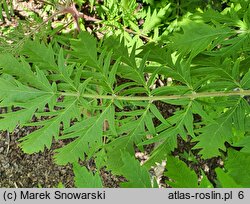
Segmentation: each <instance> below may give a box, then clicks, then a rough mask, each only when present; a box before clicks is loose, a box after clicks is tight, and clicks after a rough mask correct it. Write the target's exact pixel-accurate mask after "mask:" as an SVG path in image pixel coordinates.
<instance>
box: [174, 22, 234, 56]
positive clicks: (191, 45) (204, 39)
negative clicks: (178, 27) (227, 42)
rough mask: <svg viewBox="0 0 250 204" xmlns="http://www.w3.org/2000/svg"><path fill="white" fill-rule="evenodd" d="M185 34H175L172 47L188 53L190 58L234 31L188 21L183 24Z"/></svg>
mask: <svg viewBox="0 0 250 204" xmlns="http://www.w3.org/2000/svg"><path fill="white" fill-rule="evenodd" d="M183 31H184V34H175V35H174V37H173V38H172V41H173V44H172V47H173V48H174V49H177V50H178V51H179V53H181V54H183V55H187V54H189V53H190V58H193V57H195V56H196V55H197V54H199V53H201V52H202V51H204V50H206V49H211V48H213V47H211V48H209V46H211V45H212V42H213V41H214V40H216V42H217V43H219V42H220V41H222V40H224V39H225V38H226V37H228V36H230V35H231V33H232V31H231V30H230V29H227V28H222V27H221V28H220V27H218V28H215V27H212V26H210V25H208V24H204V23H196V22H193V21H188V20H187V21H186V22H185V24H184V25H183Z"/></svg>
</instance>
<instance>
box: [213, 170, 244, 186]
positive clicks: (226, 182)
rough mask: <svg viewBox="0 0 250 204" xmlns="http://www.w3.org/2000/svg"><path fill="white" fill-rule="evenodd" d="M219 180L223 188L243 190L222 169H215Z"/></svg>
mask: <svg viewBox="0 0 250 204" xmlns="http://www.w3.org/2000/svg"><path fill="white" fill-rule="evenodd" d="M215 172H216V175H217V180H218V181H219V182H220V185H221V186H220V187H222V188H242V186H240V185H238V184H237V183H236V182H235V181H234V179H233V178H232V177H231V176H230V175H229V174H227V173H225V172H224V171H223V170H222V169H221V168H216V169H215Z"/></svg>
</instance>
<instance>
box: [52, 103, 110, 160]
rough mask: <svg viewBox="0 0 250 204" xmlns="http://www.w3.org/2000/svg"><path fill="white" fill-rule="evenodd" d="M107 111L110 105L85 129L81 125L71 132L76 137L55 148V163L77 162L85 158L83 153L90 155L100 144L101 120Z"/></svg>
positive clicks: (102, 120) (105, 116)
mask: <svg viewBox="0 0 250 204" xmlns="http://www.w3.org/2000/svg"><path fill="white" fill-rule="evenodd" d="M109 111H110V105H109V106H108V107H107V108H105V109H104V110H103V111H102V113H101V114H100V115H99V116H98V118H97V119H96V120H95V121H94V122H93V124H92V125H91V126H89V127H88V128H87V129H85V127H82V128H83V129H79V130H77V131H75V132H73V133H72V134H75V136H76V137H77V139H75V140H74V141H73V142H71V143H69V144H68V145H66V146H64V147H62V148H60V149H57V150H56V154H55V157H54V158H55V161H56V163H57V164H61V165H63V164H67V163H68V162H71V163H72V162H77V161H78V160H79V159H84V158H85V156H84V153H86V154H87V155H88V156H89V157H91V156H92V155H93V153H94V152H95V151H97V150H98V148H100V146H101V144H102V133H103V122H104V120H105V119H106V118H107V114H108V113H109ZM84 129H85V131H84Z"/></svg>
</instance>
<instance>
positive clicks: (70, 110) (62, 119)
mask: <svg viewBox="0 0 250 204" xmlns="http://www.w3.org/2000/svg"><path fill="white" fill-rule="evenodd" d="M63 103H65V102H63ZM75 103H76V100H72V101H69V104H67V105H66V107H65V109H63V110H59V111H57V115H56V116H55V117H53V118H52V119H49V120H46V121H45V122H44V126H43V127H42V128H40V129H38V130H36V131H34V132H32V133H30V134H28V135H27V136H25V137H23V138H21V139H20V141H21V144H20V146H21V148H22V150H23V151H24V152H25V153H28V154H31V153H35V152H39V151H43V150H44V147H47V148H50V147H51V144H52V139H53V137H55V138H56V139H58V137H59V129H60V125H61V123H63V124H64V127H67V126H69V124H70V120H71V119H74V118H76V117H77V114H78V111H77V110H76V109H77V107H76V106H75Z"/></svg>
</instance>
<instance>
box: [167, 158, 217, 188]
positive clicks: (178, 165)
mask: <svg viewBox="0 0 250 204" xmlns="http://www.w3.org/2000/svg"><path fill="white" fill-rule="evenodd" d="M166 169H167V172H166V173H165V174H164V175H165V176H167V177H169V178H170V179H171V181H166V183H167V184H168V185H170V186H171V187H173V188H199V187H201V188H204V187H207V188H208V187H212V184H211V183H210V182H209V181H208V179H207V178H206V176H205V175H203V176H204V177H203V178H202V180H206V181H205V182H204V181H202V180H201V183H202V185H201V186H200V185H199V184H198V177H197V175H196V173H195V172H194V170H191V169H190V168H189V167H188V166H187V165H186V164H185V163H184V162H183V161H181V160H179V159H178V158H176V157H173V156H168V158H167V165H166ZM205 183H206V185H204V184H205Z"/></svg>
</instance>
